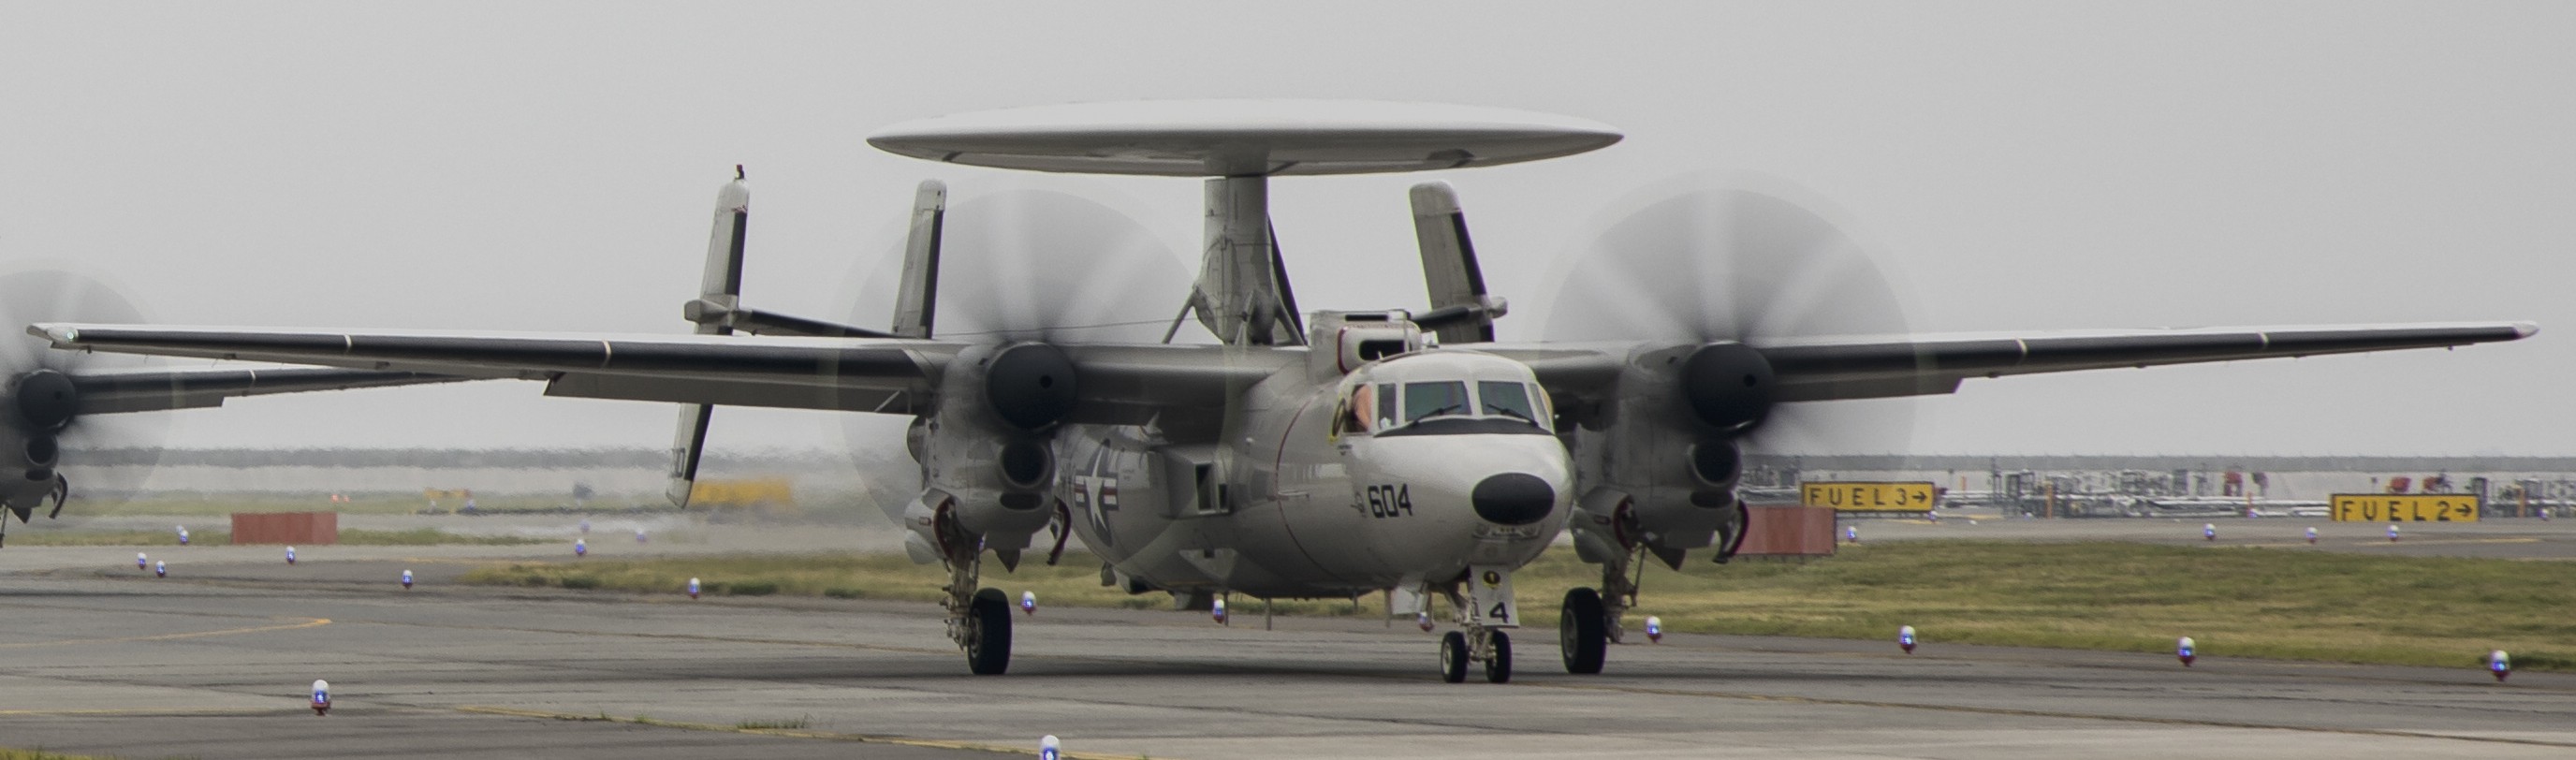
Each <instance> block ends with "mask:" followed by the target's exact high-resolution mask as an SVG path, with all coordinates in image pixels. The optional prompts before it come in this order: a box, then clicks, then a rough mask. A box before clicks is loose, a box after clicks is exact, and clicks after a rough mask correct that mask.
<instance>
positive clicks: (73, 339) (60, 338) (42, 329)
mask: <svg viewBox="0 0 2576 760" xmlns="http://www.w3.org/2000/svg"><path fill="white" fill-rule="evenodd" d="M27 334H28V335H33V336H36V337H39V338H43V339H46V340H49V341H53V342H54V344H55V345H61V346H68V345H71V344H73V343H77V342H79V341H80V330H77V329H73V328H70V327H65V326H62V325H52V324H34V325H28V326H27Z"/></svg>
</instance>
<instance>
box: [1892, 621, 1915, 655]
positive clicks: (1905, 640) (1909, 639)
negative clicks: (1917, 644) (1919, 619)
mask: <svg viewBox="0 0 2576 760" xmlns="http://www.w3.org/2000/svg"><path fill="white" fill-rule="evenodd" d="M1896 645H1897V646H1900V647H1904V648H1905V653H1906V654H1913V653H1914V626H1910V625H1901V626H1897V627H1896Z"/></svg>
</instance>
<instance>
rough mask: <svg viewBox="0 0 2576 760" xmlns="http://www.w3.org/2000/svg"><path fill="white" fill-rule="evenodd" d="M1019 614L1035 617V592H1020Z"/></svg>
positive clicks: (1036, 607)
mask: <svg viewBox="0 0 2576 760" xmlns="http://www.w3.org/2000/svg"><path fill="white" fill-rule="evenodd" d="M1020 614H1022V615H1035V614H1038V592H1035V591H1022V592H1020Z"/></svg>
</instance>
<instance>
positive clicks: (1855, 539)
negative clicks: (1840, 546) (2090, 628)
mask: <svg viewBox="0 0 2576 760" xmlns="http://www.w3.org/2000/svg"><path fill="white" fill-rule="evenodd" d="M1843 540H1844V541H1847V542H1850V543H1855V544H1857V543H1860V527H1859V526H1853V527H1848V528H1844V529H1843Z"/></svg>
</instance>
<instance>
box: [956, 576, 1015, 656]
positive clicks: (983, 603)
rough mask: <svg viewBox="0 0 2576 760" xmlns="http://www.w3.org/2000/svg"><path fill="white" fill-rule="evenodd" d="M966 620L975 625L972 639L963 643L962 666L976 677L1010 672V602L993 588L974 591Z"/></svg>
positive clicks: (999, 590) (1000, 591) (999, 591)
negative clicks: (964, 658)
mask: <svg viewBox="0 0 2576 760" xmlns="http://www.w3.org/2000/svg"><path fill="white" fill-rule="evenodd" d="M966 620H967V623H968V624H969V625H973V626H975V630H974V633H973V634H971V635H972V636H973V637H974V638H973V639H971V640H969V641H968V642H967V644H966V667H967V668H968V669H971V670H973V671H975V675H979V676H998V675H1001V674H1002V671H1006V670H1010V669H1011V603H1010V602H1009V601H1007V600H1005V599H1004V598H1003V596H1002V590H1001V589H997V588H988V589H981V590H978V591H976V592H975V602H974V603H973V604H972V605H971V606H969V607H968V608H967V610H966Z"/></svg>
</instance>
